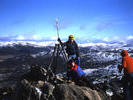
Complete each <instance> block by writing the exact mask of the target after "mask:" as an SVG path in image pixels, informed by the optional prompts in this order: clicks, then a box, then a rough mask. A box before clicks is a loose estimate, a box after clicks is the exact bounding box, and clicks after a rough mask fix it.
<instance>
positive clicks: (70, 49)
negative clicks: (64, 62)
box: [64, 41, 79, 57]
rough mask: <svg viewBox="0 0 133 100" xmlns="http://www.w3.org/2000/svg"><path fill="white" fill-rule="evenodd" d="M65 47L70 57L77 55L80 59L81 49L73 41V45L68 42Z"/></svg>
mask: <svg viewBox="0 0 133 100" xmlns="http://www.w3.org/2000/svg"><path fill="white" fill-rule="evenodd" d="M64 46H66V52H67V54H68V55H74V54H75V55H76V56H77V57H79V49H78V45H77V43H76V42H75V41H73V43H71V42H70V41H67V42H65V43H64Z"/></svg>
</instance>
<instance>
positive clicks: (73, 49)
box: [58, 35, 80, 65]
mask: <svg viewBox="0 0 133 100" xmlns="http://www.w3.org/2000/svg"><path fill="white" fill-rule="evenodd" d="M58 41H59V42H60V44H61V45H63V46H65V47H66V52H67V54H68V60H71V59H75V60H76V64H77V65H80V58H79V48H78V45H77V43H76V42H75V40H74V36H73V35H69V38H68V41H66V42H65V43H62V42H61V40H60V38H58Z"/></svg>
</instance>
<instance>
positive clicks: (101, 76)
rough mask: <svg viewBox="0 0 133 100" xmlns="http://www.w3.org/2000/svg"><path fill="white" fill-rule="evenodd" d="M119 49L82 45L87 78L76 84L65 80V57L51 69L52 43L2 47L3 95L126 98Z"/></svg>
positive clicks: (59, 99)
mask: <svg viewBox="0 0 133 100" xmlns="http://www.w3.org/2000/svg"><path fill="white" fill-rule="evenodd" d="M120 51H121V50H120V49H118V50H116V49H111V50H110V49H106V48H102V49H101V48H99V49H94V48H93V49H92V48H80V53H81V54H80V55H81V67H82V68H83V69H84V71H85V73H86V79H87V81H86V80H82V81H80V82H79V83H78V84H76V83H75V82H72V83H68V82H67V81H66V75H65V73H64V72H65V71H66V67H65V62H64V60H63V59H62V57H59V59H58V63H56V60H55V61H54V63H53V64H52V67H51V70H52V71H54V72H55V74H53V73H52V72H51V71H50V70H49V69H48V65H49V63H50V57H51V55H52V52H53V47H32V46H21V45H16V46H14V47H1V48H0V99H1V100H15V99H16V100H123V89H122V84H121V81H120V79H121V77H122V74H119V73H118V70H117V65H118V64H119V63H120V62H121V57H120V55H119V54H120ZM129 52H130V55H131V56H132V55H133V54H132V53H133V50H132V49H129ZM56 65H58V66H56ZM35 73H36V74H35ZM88 84H89V85H88ZM90 84H91V85H90Z"/></svg>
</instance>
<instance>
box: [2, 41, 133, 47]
mask: <svg viewBox="0 0 133 100" xmlns="http://www.w3.org/2000/svg"><path fill="white" fill-rule="evenodd" d="M56 43H58V42H57V41H41V42H38V41H1V42H0V47H4V46H11V47H13V46H14V45H23V46H26V45H27V46H34V47H45V46H54V45H55V44H56ZM78 45H79V47H94V48H95V49H96V47H98V48H99V47H102V48H108V47H110V48H127V47H130V48H132V47H133V45H131V43H118V42H114V43H104V42H101V43H100V42H99V43H93V42H88V43H78Z"/></svg>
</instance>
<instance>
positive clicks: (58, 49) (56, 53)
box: [48, 44, 68, 73]
mask: <svg viewBox="0 0 133 100" xmlns="http://www.w3.org/2000/svg"><path fill="white" fill-rule="evenodd" d="M60 54H62V56H63V58H64V61H65V63H67V61H68V57H67V54H66V51H65V50H64V47H63V46H62V45H61V44H55V47H54V52H53V54H52V56H51V59H50V64H49V66H48V69H51V66H52V64H53V61H54V59H55V62H56V67H57V66H58V58H59V56H60ZM56 67H54V68H53V73H56Z"/></svg>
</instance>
